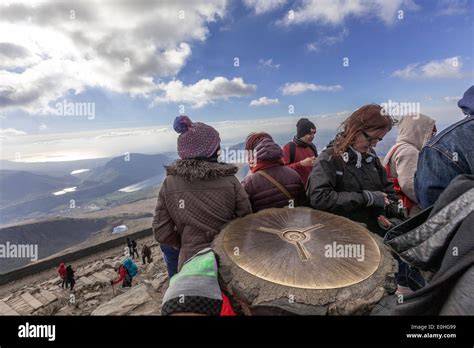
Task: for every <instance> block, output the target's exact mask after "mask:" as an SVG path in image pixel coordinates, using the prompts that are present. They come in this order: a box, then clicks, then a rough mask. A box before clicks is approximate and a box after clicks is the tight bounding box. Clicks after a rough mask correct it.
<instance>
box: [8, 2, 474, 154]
mask: <svg viewBox="0 0 474 348" xmlns="http://www.w3.org/2000/svg"><path fill="white" fill-rule="evenodd" d="M473 15H474V1H469V0H390V1H388V0H387V1H384V0H296V1H290V0H274V1H270V0H230V1H225V0H212V1H191V0H189V1H176V0H170V1H151V0H135V1H132V0H130V1H122V0H115V1H113V0H102V1H52V0H50V1H8V0H7V1H2V3H1V4H0V145H1V147H0V159H8V160H16V161H53V160H74V159H85V158H95V157H104V156H117V155H121V154H123V153H125V152H143V153H159V152H164V151H172V150H174V149H175V147H176V138H177V134H176V133H175V132H174V131H173V129H172V122H173V120H174V118H175V117H176V116H177V115H180V114H186V115H188V116H189V117H190V118H191V119H192V120H193V121H196V122H197V121H200V122H206V123H209V124H211V125H213V126H215V127H216V128H217V129H218V130H219V132H220V133H221V139H222V141H223V143H228V144H231V143H237V142H240V141H243V140H244V139H245V136H246V135H247V134H248V133H250V132H252V131H260V130H265V131H268V132H270V133H272V134H288V136H290V134H292V133H294V132H295V124H296V121H297V120H298V119H299V118H300V117H309V118H310V119H312V120H313V121H314V122H315V124H316V126H317V127H318V129H321V130H324V129H327V130H332V131H335V129H336V128H337V126H338V124H340V121H341V120H342V119H343V118H344V117H346V116H347V115H349V114H350V113H351V112H352V111H354V110H355V109H357V108H358V107H360V106H362V105H364V104H367V103H388V102H389V101H392V102H395V103H397V102H398V103H416V104H417V105H419V107H420V111H421V113H423V114H426V115H429V116H431V117H433V118H435V119H436V120H437V122H438V124H439V125H440V126H441V128H442V127H443V126H446V125H448V124H450V123H453V122H456V121H457V120H459V119H461V118H462V114H461V112H460V110H459V109H458V108H457V106H456V103H457V101H458V100H459V99H460V97H461V96H462V94H463V93H464V91H465V90H467V89H468V88H469V87H470V86H471V85H473V84H474V63H473V58H474V20H473V19H474V18H473V17H474V16H473Z"/></svg>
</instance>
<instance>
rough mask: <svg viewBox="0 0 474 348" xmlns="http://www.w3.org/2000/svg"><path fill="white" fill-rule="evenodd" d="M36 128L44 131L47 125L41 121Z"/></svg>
mask: <svg viewBox="0 0 474 348" xmlns="http://www.w3.org/2000/svg"><path fill="white" fill-rule="evenodd" d="M38 129H39V130H40V131H45V130H47V129H48V126H47V125H45V124H44V123H42V124H40V126H39V127H38Z"/></svg>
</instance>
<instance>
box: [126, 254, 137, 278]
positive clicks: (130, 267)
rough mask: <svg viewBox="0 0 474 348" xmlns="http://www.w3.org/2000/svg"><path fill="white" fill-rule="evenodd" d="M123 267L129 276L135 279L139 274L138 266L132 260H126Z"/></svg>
mask: <svg viewBox="0 0 474 348" xmlns="http://www.w3.org/2000/svg"><path fill="white" fill-rule="evenodd" d="M122 264H123V267H125V269H126V270H127V273H128V275H129V276H130V277H131V278H133V277H135V276H136V275H137V273H138V266H137V265H136V264H135V262H133V261H132V260H131V259H130V258H126V259H125V260H124V261H123V263H122Z"/></svg>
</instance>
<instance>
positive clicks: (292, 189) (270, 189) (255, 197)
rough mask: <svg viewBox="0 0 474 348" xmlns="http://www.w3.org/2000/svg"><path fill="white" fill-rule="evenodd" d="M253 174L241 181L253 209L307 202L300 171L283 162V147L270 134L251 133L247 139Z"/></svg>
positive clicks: (246, 144) (255, 210) (281, 206)
mask: <svg viewBox="0 0 474 348" xmlns="http://www.w3.org/2000/svg"><path fill="white" fill-rule="evenodd" d="M245 150H246V151H247V154H248V155H249V156H248V157H249V158H248V162H249V167H250V171H251V172H252V174H250V175H247V176H246V177H245V178H244V180H243V181H242V185H243V186H244V188H245V190H246V191H247V194H248V195H249V198H250V202H251V203H252V209H253V211H254V212H257V211H259V210H262V209H266V208H283V207H286V206H297V205H301V204H302V203H303V202H304V200H305V199H304V198H305V191H304V186H303V182H302V181H301V177H300V176H299V174H298V173H297V172H296V171H295V170H294V169H291V168H289V167H286V166H285V165H284V164H283V161H282V159H281V157H282V150H281V148H280V146H278V144H276V143H275V142H274V141H273V138H272V137H271V135H270V134H268V133H264V132H259V133H251V134H250V135H249V136H248V137H247V139H246V142H245Z"/></svg>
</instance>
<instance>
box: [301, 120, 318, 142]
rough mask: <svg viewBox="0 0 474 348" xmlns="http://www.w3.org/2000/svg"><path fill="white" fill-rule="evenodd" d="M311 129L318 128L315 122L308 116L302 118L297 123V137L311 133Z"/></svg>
mask: <svg viewBox="0 0 474 348" xmlns="http://www.w3.org/2000/svg"><path fill="white" fill-rule="evenodd" d="M311 129H316V126H315V125H314V123H313V122H311V121H310V120H308V119H307V118H300V119H299V120H298V122H297V123H296V137H297V138H301V137H304V136H305V135H306V134H309V133H311Z"/></svg>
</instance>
